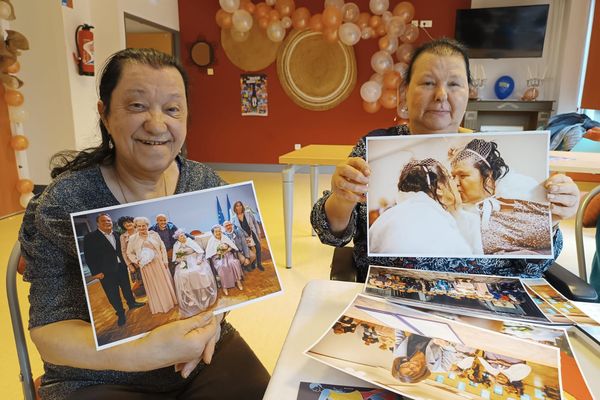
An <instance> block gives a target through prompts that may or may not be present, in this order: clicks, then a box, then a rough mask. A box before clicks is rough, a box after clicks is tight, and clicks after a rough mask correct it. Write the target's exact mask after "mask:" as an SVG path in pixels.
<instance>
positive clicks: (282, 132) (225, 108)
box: [179, 0, 471, 164]
mask: <svg viewBox="0 0 600 400" xmlns="http://www.w3.org/2000/svg"><path fill="white" fill-rule="evenodd" d="M254 2H255V3H257V1H256V0H255V1H254ZM399 2H400V1H399V0H391V1H390V9H393V7H394V6H395V5H396V4H398V3H399ZM355 3H356V4H357V5H358V6H359V8H360V10H361V11H368V10H369V1H368V0H355ZM412 3H413V5H414V6H415V9H416V13H415V19H430V20H432V21H433V28H431V29H429V30H428V31H429V33H430V35H431V36H432V37H434V38H437V37H442V36H449V37H453V36H454V19H455V14H456V13H455V10H456V9H458V8H470V5H471V1H470V0H444V1H443V2H440V1H436V0H413V1H412ZM442 3H443V7H442V6H441V4H442ZM296 5H297V6H299V7H301V6H304V7H307V8H309V9H310V11H311V13H312V14H314V13H317V12H321V11H322V7H323V1H321V0H296ZM218 9H219V2H218V1H217V0H210V1H205V0H202V1H198V0H179V20H180V21H179V26H180V32H181V53H182V54H181V60H182V62H183V64H184V66H185V67H186V69H187V71H188V72H189V75H190V81H191V96H190V103H191V121H190V126H189V127H188V139H187V145H188V156H189V157H190V158H191V159H194V160H199V161H203V162H225V163H261V164H262V163H269V164H276V163H277V159H278V156H279V155H281V154H284V153H287V152H289V151H292V150H293V149H294V144H295V143H300V144H302V145H303V146H305V145H308V144H353V143H355V142H356V140H357V139H358V138H359V137H361V136H362V135H364V134H366V133H367V132H368V131H370V130H372V129H374V128H381V127H388V126H391V125H393V120H394V116H395V111H394V110H385V109H382V110H380V111H379V112H378V113H376V114H368V113H366V112H365V111H363V109H362V100H361V98H360V94H359V90H360V86H361V85H362V83H364V82H365V81H366V80H367V79H369V77H370V76H371V75H372V74H373V71H372V69H371V67H370V60H371V56H372V55H373V53H374V52H375V51H376V50H378V49H377V40H375V39H369V40H365V41H363V40H361V41H360V42H359V43H358V44H357V45H355V46H354V51H355V54H356V62H357V67H358V68H357V69H358V79H357V82H356V87H355V88H354V91H353V93H352V94H351V95H350V97H348V99H346V100H345V101H344V102H343V103H341V104H340V105H338V106H337V107H335V108H333V109H331V110H328V111H309V110H305V109H303V108H300V107H299V106H297V105H296V104H295V103H293V102H292V100H290V99H289V98H288V97H287V95H286V94H285V93H284V91H283V89H282V87H281V85H280V84H279V80H278V78H277V65H276V62H274V63H273V64H271V65H270V66H269V67H268V68H267V69H265V70H263V71H259V72H261V73H266V74H267V80H268V83H267V88H268V100H269V116H268V117H242V116H241V115H240V74H241V73H243V72H244V71H242V70H240V69H238V68H237V67H235V66H234V65H233V64H232V63H231V62H230V61H229V59H228V58H227V56H226V55H225V53H224V51H223V49H222V47H221V46H220V43H219V42H220V29H219V27H218V26H217V25H216V23H215V19H214V16H215V13H216V12H217V10H218ZM199 38H202V39H205V40H207V41H208V42H209V43H211V44H213V46H214V48H215V59H216V65H215V66H214V68H215V75H214V76H208V75H206V72H205V71H204V69H201V68H199V67H197V66H195V65H194V64H192V62H191V59H190V48H191V46H192V45H193V44H194V42H195V41H196V40H197V39H199ZM426 39H427V36H426V35H425V33H424V32H423V31H422V30H421V34H420V36H419V40H418V43H419V42H422V41H425V40H426Z"/></svg>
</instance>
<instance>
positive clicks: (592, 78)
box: [581, 2, 600, 110]
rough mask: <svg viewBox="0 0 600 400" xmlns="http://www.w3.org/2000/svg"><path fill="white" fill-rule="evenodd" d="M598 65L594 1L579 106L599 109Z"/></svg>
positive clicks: (599, 33) (599, 12) (599, 20)
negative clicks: (592, 20)
mask: <svg viewBox="0 0 600 400" xmlns="http://www.w3.org/2000/svg"><path fill="white" fill-rule="evenodd" d="M599 65H600V5H598V2H596V6H595V10H594V23H593V24H592V37H591V38H590V47H589V53H588V61H587V69H586V73H585V83H584V86H583V96H582V99H581V107H582V108H588V109H591V110H600V91H599V90H598V88H599V87H600V76H599V75H598V66H599Z"/></svg>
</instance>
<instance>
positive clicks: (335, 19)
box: [322, 6, 342, 29]
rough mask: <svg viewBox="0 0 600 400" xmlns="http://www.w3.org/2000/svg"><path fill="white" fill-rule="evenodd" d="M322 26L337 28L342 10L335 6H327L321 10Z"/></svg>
mask: <svg viewBox="0 0 600 400" xmlns="http://www.w3.org/2000/svg"><path fill="white" fill-rule="evenodd" d="M322 19H323V26H324V27H326V28H335V29H337V28H339V26H340V24H341V23H342V11H341V10H340V9H339V8H337V7H336V6H327V7H325V9H324V10H323V18H322Z"/></svg>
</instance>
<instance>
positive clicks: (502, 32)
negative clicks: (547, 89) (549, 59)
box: [455, 4, 550, 58]
mask: <svg viewBox="0 0 600 400" xmlns="http://www.w3.org/2000/svg"><path fill="white" fill-rule="evenodd" d="M549 8H550V6H549V5H548V4H541V5H533V6H516V7H494V8H470V9H463V10H456V30H455V38H456V40H458V41H460V42H462V43H463V44H464V45H465V46H467V48H468V49H469V57H471V58H517V57H541V56H542V53H543V50H544V38H545V36H546V23H547V21H548V9H549Z"/></svg>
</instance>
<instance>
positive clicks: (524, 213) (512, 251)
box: [367, 131, 553, 259]
mask: <svg viewBox="0 0 600 400" xmlns="http://www.w3.org/2000/svg"><path fill="white" fill-rule="evenodd" d="M548 140H549V135H548V132H547V131H536V132H518V133H515V132H506V133H494V134H443V135H408V136H393V137H368V138H367V162H368V163H369V168H370V170H371V175H370V178H369V191H368V193H367V210H368V216H369V218H368V225H369V226H368V230H367V237H368V254H369V256H373V257H376V256H381V257H383V256H386V257H463V258H473V257H479V258H531V259H548V258H552V257H553V245H552V219H551V212H550V203H549V201H548V199H547V197H546V190H545V188H544V186H543V184H544V181H545V180H546V179H547V178H548Z"/></svg>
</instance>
